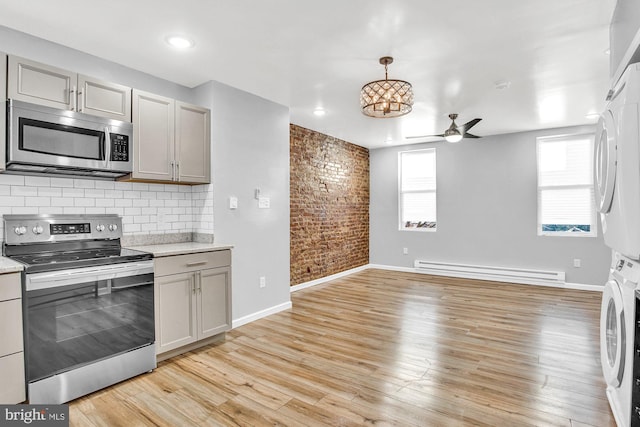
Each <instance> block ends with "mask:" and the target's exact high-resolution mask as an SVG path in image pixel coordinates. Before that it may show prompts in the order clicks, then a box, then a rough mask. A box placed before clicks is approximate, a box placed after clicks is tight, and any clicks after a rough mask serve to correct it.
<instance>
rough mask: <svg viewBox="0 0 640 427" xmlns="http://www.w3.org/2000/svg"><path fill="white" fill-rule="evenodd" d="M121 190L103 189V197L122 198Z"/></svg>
mask: <svg viewBox="0 0 640 427" xmlns="http://www.w3.org/2000/svg"><path fill="white" fill-rule="evenodd" d="M122 193H123V191H122V190H105V191H104V197H105V198H106V199H122Z"/></svg>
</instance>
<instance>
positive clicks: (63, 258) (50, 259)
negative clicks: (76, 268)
mask: <svg viewBox="0 0 640 427" xmlns="http://www.w3.org/2000/svg"><path fill="white" fill-rule="evenodd" d="M78 259H80V257H78V256H71V255H55V256H53V255H52V256H46V257H40V258H33V259H31V260H30V262H31V263H32V264H55V263H57V262H69V261H75V260H78Z"/></svg>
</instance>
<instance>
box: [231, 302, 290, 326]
mask: <svg viewBox="0 0 640 427" xmlns="http://www.w3.org/2000/svg"><path fill="white" fill-rule="evenodd" d="M291 307H292V305H291V301H287V302H284V303H282V304H278V305H275V306H273V307H269V308H265V309H264V310H260V311H257V312H255V313H252V314H249V315H248V316H244V317H241V318H239V319H234V320H232V321H231V328H232V329H235V328H237V327H239V326H242V325H246V324H247V323H251V322H253V321H254V320H258V319H262V318H263V317H267V316H270V315H272V314H276V313H279V312H281V311H285V310H289V309H290V308H291Z"/></svg>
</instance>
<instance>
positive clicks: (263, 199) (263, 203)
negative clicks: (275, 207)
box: [258, 196, 271, 209]
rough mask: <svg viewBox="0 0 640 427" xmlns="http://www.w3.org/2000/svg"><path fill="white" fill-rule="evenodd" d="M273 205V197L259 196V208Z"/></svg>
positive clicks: (267, 207)
mask: <svg viewBox="0 0 640 427" xmlns="http://www.w3.org/2000/svg"><path fill="white" fill-rule="evenodd" d="M270 207H271V199H269V198H268V197H263V196H260V197H259V198H258V208H260V209H269V208H270Z"/></svg>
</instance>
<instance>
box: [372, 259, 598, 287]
mask: <svg viewBox="0 0 640 427" xmlns="http://www.w3.org/2000/svg"><path fill="white" fill-rule="evenodd" d="M368 268H378V269H380V270H390V271H402V272H405V273H418V274H429V273H428V272H425V271H420V270H418V269H416V268H413V267H397V266H395V265H383V264H369V265H368ZM447 277H461V278H463V279H479V280H492V281H494V282H503V283H519V284H521V285H531V286H549V287H552V288H564V289H576V290H580V291H593V292H602V291H603V289H604V285H603V286H598V285H588V284H586V283H571V282H562V283H552V282H542V281H541V282H537V283H534V282H532V281H527V282H516V281H512V280H504V279H502V280H501V279H500V278H499V277H495V278H492V279H487V278H482V277H477V276H474V275H473V274H456V275H455V276H453V275H452V276H447Z"/></svg>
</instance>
